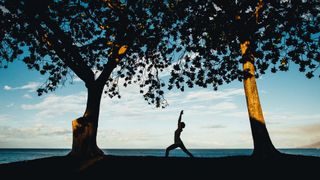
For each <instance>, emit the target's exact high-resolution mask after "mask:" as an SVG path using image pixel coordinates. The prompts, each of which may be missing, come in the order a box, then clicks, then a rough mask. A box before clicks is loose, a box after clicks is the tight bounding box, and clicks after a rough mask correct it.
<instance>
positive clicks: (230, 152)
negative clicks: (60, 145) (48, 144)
mask: <svg viewBox="0 0 320 180" xmlns="http://www.w3.org/2000/svg"><path fill="white" fill-rule="evenodd" d="M279 150H280V151H281V152H283V153H287V154H296V155H305V156H318V157H320V149H279ZM103 151H104V153H105V154H106V155H114V156H157V157H161V156H164V155H165V150H164V149H103ZM189 151H190V152H191V153H192V154H193V155H194V156H195V157H226V156H239V155H240V156H249V155H250V154H251V153H252V149H189ZM69 152H70V149H0V164H2V163H9V162H17V161H24V160H32V159H38V158H44V157H50V156H65V155H67V154H68V153H69ZM170 156H173V157H187V155H186V154H185V153H184V152H183V151H181V150H180V149H175V150H172V151H171V152H170Z"/></svg>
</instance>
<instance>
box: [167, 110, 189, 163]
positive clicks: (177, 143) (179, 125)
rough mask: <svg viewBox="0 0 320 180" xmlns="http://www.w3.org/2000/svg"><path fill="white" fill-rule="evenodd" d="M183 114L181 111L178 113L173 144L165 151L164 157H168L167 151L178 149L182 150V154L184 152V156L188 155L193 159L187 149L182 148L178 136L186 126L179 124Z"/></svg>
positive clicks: (182, 145) (182, 123)
mask: <svg viewBox="0 0 320 180" xmlns="http://www.w3.org/2000/svg"><path fill="white" fill-rule="evenodd" d="M182 114H183V110H182V111H181V112H180V116H179V120H178V128H177V130H176V131H175V132H174V144H172V145H171V146H169V147H168V148H167V149H166V157H168V155H169V151H171V150H173V149H175V148H178V147H179V148H180V149H182V150H183V152H185V153H186V154H188V155H189V156H190V157H193V155H192V154H191V153H190V152H189V151H188V150H187V148H186V147H185V146H184V144H183V142H182V140H181V138H180V135H181V132H182V130H183V128H184V127H185V126H186V125H185V123H184V122H181V116H182Z"/></svg>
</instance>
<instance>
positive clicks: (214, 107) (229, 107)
mask: <svg viewBox="0 0 320 180" xmlns="http://www.w3.org/2000/svg"><path fill="white" fill-rule="evenodd" d="M207 109H208V110H210V109H212V110H216V111H217V110H218V111H219V110H220V111H224V110H233V109H237V105H236V104H235V103H233V102H227V101H225V102H221V103H218V104H215V105H212V106H210V107H209V108H208V107H207Z"/></svg>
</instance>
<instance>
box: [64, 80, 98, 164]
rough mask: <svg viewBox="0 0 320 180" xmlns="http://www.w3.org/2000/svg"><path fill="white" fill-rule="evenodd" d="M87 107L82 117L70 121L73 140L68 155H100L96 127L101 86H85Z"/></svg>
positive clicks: (86, 156)
mask: <svg viewBox="0 0 320 180" xmlns="http://www.w3.org/2000/svg"><path fill="white" fill-rule="evenodd" d="M87 90H88V98H87V107H86V110H85V113H84V115H83V116H82V117H80V118H78V119H75V120H73V121H72V130H73V142H72V150H71V152H70V153H69V155H70V156H75V157H81V158H92V157H97V156H102V155H103V151H102V150H101V149H100V148H99V147H98V146H97V141H96V139H97V129H98V119H99V112H100V101H101V96H102V91H103V86H97V85H90V86H87Z"/></svg>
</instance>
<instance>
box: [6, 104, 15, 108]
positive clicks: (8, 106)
mask: <svg viewBox="0 0 320 180" xmlns="http://www.w3.org/2000/svg"><path fill="white" fill-rule="evenodd" d="M13 106H14V103H10V104H8V105H6V107H7V108H10V107H13Z"/></svg>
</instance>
